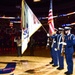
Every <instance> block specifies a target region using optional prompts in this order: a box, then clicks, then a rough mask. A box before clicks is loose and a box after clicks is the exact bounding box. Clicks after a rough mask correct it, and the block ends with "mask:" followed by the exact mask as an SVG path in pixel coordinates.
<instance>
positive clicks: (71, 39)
mask: <svg viewBox="0 0 75 75" xmlns="http://www.w3.org/2000/svg"><path fill="white" fill-rule="evenodd" d="M64 30H65V34H66V35H65V42H66V47H65V56H66V63H67V71H66V72H65V74H66V75H70V74H72V73H73V58H72V57H73V53H74V49H73V45H74V44H75V35H74V34H71V27H65V28H64Z"/></svg>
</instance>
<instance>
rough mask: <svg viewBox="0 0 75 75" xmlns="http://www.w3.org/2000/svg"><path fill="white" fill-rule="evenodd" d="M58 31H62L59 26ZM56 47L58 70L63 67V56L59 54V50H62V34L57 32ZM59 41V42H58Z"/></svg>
mask: <svg viewBox="0 0 75 75" xmlns="http://www.w3.org/2000/svg"><path fill="white" fill-rule="evenodd" d="M58 30H59V31H63V28H59V29H58ZM57 42H58V44H57V49H58V63H59V67H58V68H57V69H58V70H62V69H63V68H64V57H63V56H61V52H62V43H61V42H62V34H61V33H60V34H58V36H57ZM59 43H60V44H59Z"/></svg>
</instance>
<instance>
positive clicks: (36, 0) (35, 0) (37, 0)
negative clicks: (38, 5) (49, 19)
mask: <svg viewBox="0 0 75 75" xmlns="http://www.w3.org/2000/svg"><path fill="white" fill-rule="evenodd" d="M33 1H34V2H39V1H41V0H33Z"/></svg>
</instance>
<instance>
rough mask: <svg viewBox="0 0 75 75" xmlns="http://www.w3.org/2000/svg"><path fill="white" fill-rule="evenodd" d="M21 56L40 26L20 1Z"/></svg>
mask: <svg viewBox="0 0 75 75" xmlns="http://www.w3.org/2000/svg"><path fill="white" fill-rule="evenodd" d="M21 20H22V21H21V22H22V23H21V26H22V54H23V53H24V51H25V50H26V49H27V45H28V42H29V40H30V37H31V36H32V35H33V34H34V33H35V32H36V31H37V30H38V29H39V28H40V27H41V26H42V24H41V23H40V21H39V20H38V19H37V17H36V16H35V15H34V13H33V12H32V10H31V9H30V7H29V6H28V5H27V3H26V2H25V1H24V0H22V14H21Z"/></svg>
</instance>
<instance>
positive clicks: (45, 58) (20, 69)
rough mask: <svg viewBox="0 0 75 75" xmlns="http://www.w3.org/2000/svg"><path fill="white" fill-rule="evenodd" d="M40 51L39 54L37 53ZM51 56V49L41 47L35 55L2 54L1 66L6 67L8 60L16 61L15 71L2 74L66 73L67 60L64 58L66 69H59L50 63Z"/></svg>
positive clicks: (57, 74)
mask: <svg viewBox="0 0 75 75" xmlns="http://www.w3.org/2000/svg"><path fill="white" fill-rule="evenodd" d="M39 49H40V48H39ZM37 53H39V54H37ZM50 61H51V57H50V55H49V50H48V49H47V50H44V48H43V50H42V49H40V51H39V50H38V51H35V53H34V56H30V55H24V56H22V57H17V56H5V55H4V56H0V68H1V69H2V68H4V67H5V66H6V65H7V63H8V62H16V63H17V65H16V68H15V70H14V71H13V72H11V73H8V74H0V75H65V74H64V72H65V71H67V65H66V61H65V59H64V65H65V67H64V69H63V70H57V67H53V66H52V64H49V62H50ZM73 62H74V73H73V75H75V58H74V57H73Z"/></svg>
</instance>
